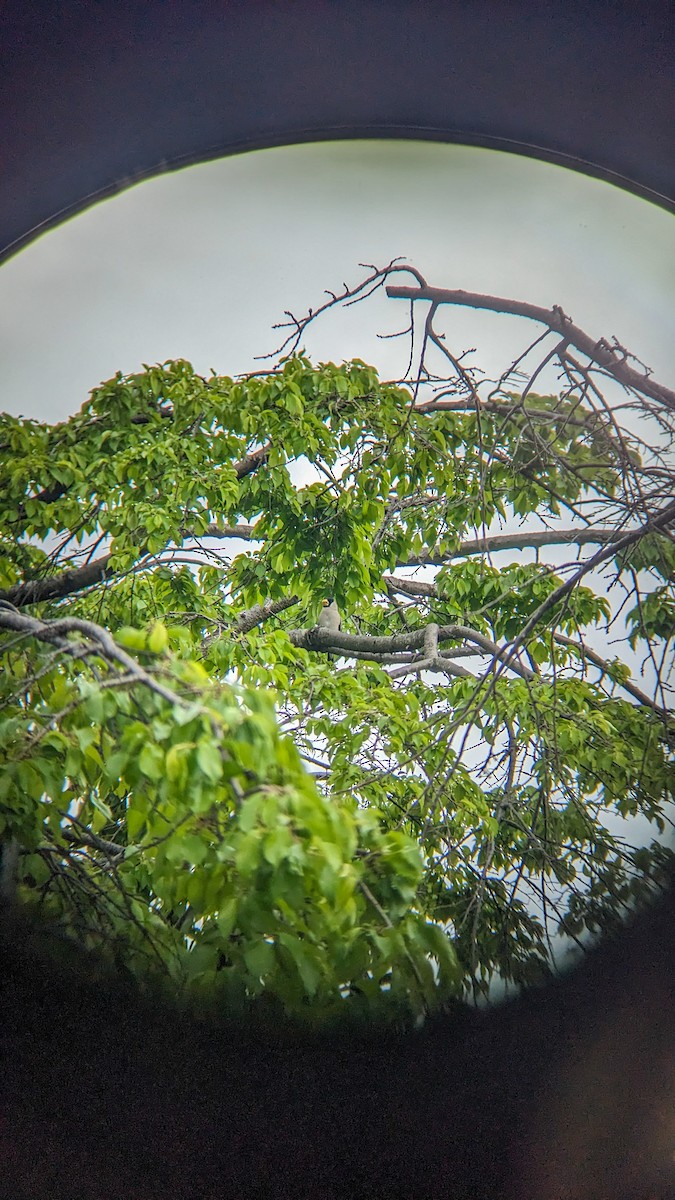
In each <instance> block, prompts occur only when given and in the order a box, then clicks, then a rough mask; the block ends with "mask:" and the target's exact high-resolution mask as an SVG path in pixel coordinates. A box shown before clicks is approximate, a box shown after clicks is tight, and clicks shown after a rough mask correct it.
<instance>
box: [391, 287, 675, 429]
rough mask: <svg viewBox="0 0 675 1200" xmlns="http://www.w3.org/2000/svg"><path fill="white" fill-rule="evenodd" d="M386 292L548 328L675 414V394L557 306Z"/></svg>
mask: <svg viewBox="0 0 675 1200" xmlns="http://www.w3.org/2000/svg"><path fill="white" fill-rule="evenodd" d="M386 292H387V295H388V296H389V297H390V298H391V299H397V300H427V301H429V302H430V303H431V304H432V305H434V306H437V305H439V304H457V305H460V306H461V307H463V308H479V309H486V310H488V311H490V312H500V313H509V314H511V315H512V316H515V317H525V318H526V319H527V320H530V321H538V322H539V324H540V325H546V326H548V328H549V329H550V330H551V332H552V333H557V334H561V335H562V337H563V338H564V341H565V343H567V344H570V345H572V346H575V347H576V349H577V350H579V351H581V353H582V354H585V355H586V356H587V357H588V358H589V359H590V360H591V362H593V363H596V364H597V365H598V366H599V367H602V368H603V369H604V370H605V371H607V372H608V374H610V375H612V376H613V377H614V379H616V380H617V382H618V383H621V384H623V386H624V387H628V388H632V389H633V390H634V391H637V392H642V393H643V394H644V395H646V396H650V397H651V399H652V400H657V401H658V402H659V403H660V404H663V405H665V407H666V408H669V409H670V410H671V411H673V412H675V392H672V391H671V390H670V388H667V387H664V385H663V384H660V383H657V382H656V381H655V380H652V379H651V378H650V377H649V375H647V374H646V373H645V374H643V373H641V372H639V371H635V370H633V368H632V367H629V366H628V363H627V361H626V354H625V352H624V353H622V350H623V348H622V347H619V346H618V345H614V346H612V345H610V343H609V342H608V341H607V340H606V339H605V338H600V339H599V340H598V341H593V338H591V337H589V335H588V334H587V333H584V331H583V329H580V328H579V326H578V325H575V324H574V323H573V321H572V320H571V319H570V317H568V316H566V315H565V313H564V312H563V311H562V309H561V308H560V307H559V306H558V305H554V306H553V308H550V309H549V308H541V307H539V305H537V304H528V303H526V302H525V301H522V300H508V299H505V298H504V297H501V296H484V295H482V294H481V293H479V292H465V291H463V290H462V289H455V290H447V289H445V288H433V287H428V286H427V285H426V284H424V285H420V287H400V286H395V285H392V284H390V285H388V286H387V287H386Z"/></svg>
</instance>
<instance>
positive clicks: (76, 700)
mask: <svg viewBox="0 0 675 1200" xmlns="http://www.w3.org/2000/svg"><path fill="white" fill-rule="evenodd" d="M434 395H435V398H433V397H432V400H428V399H427V400H426V402H425V403H424V404H422V403H420V399H419V395H417V394H416V391H415V390H414V389H412V388H411V387H410V386H408V385H406V384H405V383H382V382H380V380H379V379H378V376H377V373H376V371H375V370H374V369H373V368H372V367H369V366H367V365H366V364H364V363H362V362H360V361H353V362H349V363H346V364H343V365H342V366H336V365H334V364H332V363H323V364H319V365H314V364H313V363H312V362H311V361H310V360H309V359H308V358H307V357H305V356H304V354H302V353H299V354H292V355H291V356H290V357H288V358H286V359H285V360H283V361H282V362H281V363H280V364H279V365H278V366H277V367H274V368H272V369H270V370H269V371H268V372H265V373H259V374H257V375H252V376H249V377H246V378H243V379H238V380H232V379H230V378H227V377H224V376H216V375H213V376H212V377H210V378H202V377H200V376H199V375H198V374H197V373H196V372H195V371H194V370H193V368H192V367H191V366H190V364H189V363H187V362H185V361H183V360H176V361H173V362H166V363H164V364H160V365H155V366H152V367H145V368H144V370H143V371H142V372H139V373H138V374H135V375H132V376H122V375H120V374H118V375H117V376H116V377H115V378H114V379H112V380H110V381H108V382H107V383H104V384H102V385H101V386H100V387H98V388H96V389H94V391H93V392H92V394H91V397H90V399H89V401H88V402H87V403H86V404H85V405H84V406H83V407H82V409H81V410H80V412H79V413H77V414H76V415H74V416H73V417H72V418H71V419H70V420H68V421H66V422H64V423H62V424H59V425H54V426H50V425H48V424H43V423H39V422H36V421H31V420H24V419H21V418H16V417H12V416H9V415H5V416H3V418H2V423H1V425H0V443H1V445H2V457H3V467H2V471H3V480H4V486H3V489H2V500H1V504H2V522H1V527H2V528H3V529H4V530H5V531H6V532H5V534H4V535H3V538H2V543H1V545H0V585H1V586H2V587H3V588H4V591H3V593H2V599H1V600H0V625H2V626H3V627H4V630H5V634H4V641H3V643H2V655H3V674H2V677H1V682H0V696H1V700H2V720H1V722H0V754H1V755H2V762H3V769H2V775H1V777H0V837H2V838H4V839H7V838H13V839H15V840H16V841H17V842H18V844H19V847H20V850H21V856H20V887H21V893H22V895H23V897H24V898H25V899H27V900H30V901H31V902H32V903H35V904H39V905H40V906H41V907H42V908H43V909H44V910H45V911H47V912H49V913H51V914H53V915H54V917H55V918H56V919H58V920H59V921H60V922H61V923H62V924H63V925H64V926H65V927H66V928H67V929H69V930H71V931H73V932H75V933H77V935H78V936H79V937H80V938H81V939H82V940H83V941H85V942H86V943H88V944H96V945H99V944H101V945H104V946H105V947H107V948H108V949H109V951H110V952H111V953H112V954H114V956H115V957H116V959H117V961H118V962H119V963H120V964H123V966H124V968H125V969H128V970H131V971H132V972H134V973H142V972H143V971H146V970H147V969H148V968H149V966H153V965H154V967H155V968H157V969H159V970H161V971H162V972H163V973H165V974H167V975H168V976H169V978H170V979H171V980H172V981H173V984H174V985H176V984H177V985H179V986H180V987H182V988H185V989H187V991H188V992H189V993H190V994H199V995H203V996H207V997H208V998H209V1000H210V1002H211V1001H215V1002H216V1003H221V1002H223V1003H225V1002H226V1003H227V1004H228V1005H229V1006H235V1007H236V1006H242V1005H248V1004H251V1003H253V1002H254V1001H255V1002H257V1003H258V1004H261V1003H263V1004H267V1005H270V1006H271V1007H272V1009H274V1008H275V1006H281V1007H282V1008H283V1009H284V1010H285V1011H286V1012H292V1013H295V1014H302V1013H305V1014H307V1015H309V1016H311V1018H312V1019H315V1020H321V1019H329V1018H333V1017H334V1016H335V1015H336V1014H338V1013H342V1012H345V1011H350V1012H351V1011H355V1012H359V1013H362V1014H368V1013H369V1012H371V1011H375V1010H377V1011H378V1012H381V1011H384V1010H385V1009H386V1008H387V1007H389V1008H390V1009H391V1010H392V1011H395V1012H397V1013H404V1014H410V1013H412V1014H414V1015H418V1014H423V1013H424V1012H426V1011H429V1010H430V1009H433V1008H434V1007H435V1006H437V1005H439V1004H442V1003H444V1002H445V1001H446V999H447V998H448V997H450V996H452V995H454V994H457V993H458V992H460V991H461V989H462V987H463V986H465V985H467V984H469V983H471V982H473V985H474V987H477V988H479V989H485V988H486V987H487V982H488V980H489V978H490V977H491V975H492V974H493V973H494V972H495V971H497V972H499V973H500V974H501V975H502V976H503V977H504V978H505V979H507V980H515V981H517V982H527V981H529V980H534V979H537V978H539V977H541V975H542V974H543V973H545V972H546V971H547V970H549V968H550V938H551V934H552V933H554V932H556V931H557V932H559V933H562V934H564V935H566V936H568V937H572V938H577V937H578V935H579V934H580V933H582V932H583V931H584V929H586V930H591V931H595V930H597V929H600V928H607V927H608V926H611V925H612V924H613V923H615V922H616V921H618V920H619V919H620V917H621V914H622V912H623V911H624V910H625V909H626V908H627V907H631V906H632V905H633V904H634V903H635V902H637V901H638V900H639V899H640V898H642V897H643V895H644V894H646V893H647V892H648V891H650V890H652V889H653V888H654V887H655V886H657V885H658V884H659V882H660V881H661V880H662V879H663V878H664V877H665V874H666V873H667V871H668V870H669V866H670V863H671V861H672V859H671V855H670V852H669V851H668V849H667V847H666V846H665V844H664V843H663V842H661V841H659V840H656V841H654V842H653V843H652V845H651V846H648V847H644V846H642V847H640V848H638V849H636V848H633V847H631V846H630V845H629V844H628V843H627V842H626V840H625V839H624V838H623V837H622V835H621V834H620V832H617V825H616V820H615V817H616V815H617V814H618V815H619V816H620V817H630V816H635V815H637V814H641V815H642V816H643V817H646V818H647V819H648V820H649V821H650V822H652V823H654V825H655V826H656V827H657V829H658V830H659V832H660V833H661V834H662V833H663V832H664V830H665V829H666V825H667V821H668V819H669V808H668V805H669V801H670V798H672V788H673V777H672V759H671V756H670V745H671V743H672V737H673V727H672V724H671V723H669V719H668V716H667V712H666V711H665V710H666V708H667V705H666V704H665V703H664V702H663V696H664V690H663V689H664V686H665V685H664V682H663V678H662V677H659V678H657V679H656V681H655V685H654V691H653V695H652V696H651V697H650V696H649V695H647V694H646V693H645V692H644V691H643V690H642V689H641V688H640V687H638V684H637V683H636V682H635V679H634V670H635V668H634V667H633V666H632V665H631V664H629V662H628V661H626V660H624V659H622V658H621V657H619V658H614V659H612V660H607V659H605V658H603V657H602V656H601V655H600V654H599V652H598V651H597V650H596V649H594V648H593V646H594V639H595V638H596V636H597V631H598V630H600V631H602V629H603V628H604V627H605V626H606V625H607V623H608V622H615V623H616V621H617V619H618V618H617V615H616V612H615V611H614V608H613V606H612V605H611V604H610V600H609V599H608V592H607V582H606V581H605V582H603V579H602V576H601V570H602V569H604V570H607V569H611V571H612V579H613V580H614V581H622V584H623V587H624V590H625V592H626V593H627V594H628V595H629V596H632V597H633V600H634V601H635V603H634V605H633V607H632V611H630V612H628V615H627V616H626V614H624V620H625V622H626V624H625V627H624V632H623V638H624V645H627V644H628V642H629V643H630V645H631V646H632V647H633V649H635V648H636V647H639V646H643V647H646V648H647V653H648V654H649V655H650V656H651V659H652V661H653V662H655V661H656V658H657V655H659V654H662V652H663V643H664V642H665V641H667V639H668V638H669V637H670V636H672V631H673V611H674V604H675V602H674V600H673V591H672V568H673V554H672V541H671V540H670V535H669V533H668V523H667V521H664V520H661V518H660V517H659V512H658V511H657V510H656V508H654V509H653V511H648V512H647V513H646V515H645V513H644V512H643V513H642V518H643V520H642V525H637V526H636V525H635V520H634V521H633V524H632V525H630V526H626V523H625V518H626V512H627V504H628V501H627V497H629V496H630V490H631V482H632V481H634V479H635V478H637V477H638V476H639V473H640V472H641V471H643V470H644V466H643V460H642V458H641V456H640V454H638V452H637V450H636V448H635V446H634V445H633V444H632V442H631V439H630V437H629V435H627V434H626V433H625V431H624V432H623V433H622V434H621V435H620V436H619V434H618V433H617V431H616V428H615V426H616V422H615V421H614V419H610V418H609V417H607V416H606V414H605V415H603V416H601V417H599V416H598V413H597V412H596V411H594V410H593V409H592V408H591V407H590V405H589V402H588V389H587V388H586V389H585V388H584V387H583V386H582V385H577V387H576V389H573V388H571V387H570V388H568V389H567V391H566V392H564V393H561V394H560V395H535V394H532V393H530V394H529V395H528V396H527V400H526V401H524V400H522V399H521V396H520V395H519V394H518V393H517V392H513V391H508V392H507V391H502V392H501V393H500V394H499V395H498V396H497V398H496V399H495V398H494V397H492V398H491V399H490V402H489V403H486V404H485V405H482V406H481V404H479V403H477V402H475V400H473V399H472V400H471V402H470V403H469V402H467V403H464V404H463V405H460V404H458V403H457V402H456V401H453V403H451V404H450V406H449V407H448V406H447V405H446V406H444V404H443V400H442V398H440V399H439V398H438V395H437V392H436V393H434ZM455 395H461V389H458V390H456V392H455ZM584 505H586V506H587V511H589V512H591V513H592V517H593V522H594V523H595V525H596V526H597V527H599V526H602V529H603V534H602V536H600V535H599V534H597V535H596V536H597V541H598V542H599V544H600V546H601V547H602V549H601V550H600V551H596V554H595V558H596V559H597V569H596V570H595V571H593V570H591V569H590V568H589V565H588V560H587V559H586V560H584V559H582V558H581V554H582V547H583V546H584V545H585V544H587V543H588V542H590V541H591V540H592V537H591V536H589V525H588V523H584V522H579V521H577V523H576V528H575V529H574V530H572V531H570V530H568V529H565V530H563V528H562V526H561V525H560V520H561V518H563V517H565V516H568V515H569V514H570V513H571V514H573V515H574V514H578V513H579V511H580V507H583V506H584ZM634 511H635V510H634V508H633V510H631V512H630V513H629V514H628V515H629V516H630V515H633V514H634ZM521 518H524V519H525V523H524V524H521V526H520V529H519V531H518V534H517V536H516V539H515V542H514V543H513V545H514V549H515V555H514V556H512V560H511V561H510V562H507V563H502V564H501V565H499V566H497V565H495V563H494V561H493V560H492V557H491V547H490V546H489V545H488V544H487V542H486V541H485V539H486V536H488V535H489V536H492V533H493V530H494V529H495V528H499V527H500V526H504V525H506V527H507V528H509V529H513V528H514V521H515V522H517V520H518V519H521ZM635 529H637V533H636V534H635V536H632V533H631V531H632V530H635ZM556 530H559V531H560V534H561V536H560V538H559V539H558V540H559V541H561V542H563V543H566V544H567V545H568V547H574V549H573V552H572V553H571V557H572V558H573V562H572V565H571V567H567V566H566V567H563V568H557V569H554V568H553V566H552V565H550V564H549V565H547V564H545V563H544V562H542V561H539V556H538V552H537V557H536V558H535V559H534V560H531V559H530V560H528V557H527V554H526V553H525V552H526V550H527V547H528V545H530V546H533V547H535V548H536V547H538V545H539V542H537V536H540V540H541V534H542V532H543V533H544V534H545V535H546V536H547V537H548V543H550V542H553V541H555V540H556V539H555V536H552V534H553V535H554V534H555V531H556ZM590 533H591V534H592V527H591V529H590ZM563 534H564V536H563ZM535 535H536V536H535ZM631 537H632V540H631ZM481 539H483V542H482V543H481ZM512 540H513V539H512ZM497 541H498V539H497ZM223 542H224V543H225V549H223V547H222V543H223ZM238 542H239V543H241V542H243V543H244V547H245V548H244V549H243V550H242V551H240V552H235V553H234V556H232V554H233V551H232V547H233V546H234V547H235V550H236V549H237V543H238ZM614 542H615V543H616V550H615V549H614ZM548 543H547V542H546V541H544V542H543V544H548ZM496 548H498V546H496ZM574 555H576V557H574ZM420 565H422V566H426V568H427V570H426V578H425V579H424V580H422V581H420V580H419V579H416V578H415V577H414V571H415V570H416V569H419V568H420ZM591 566H593V564H591ZM403 568H409V570H407V571H405V572H403ZM431 568H434V569H433V570H431ZM393 571H396V572H397V574H396V575H395V576H393V575H391V574H389V572H393ZM402 572H403V573H402ZM645 574H647V575H648V578H649V579H653V580H654V582H652V583H651V584H649V585H648V586H647V587H645V585H644V584H641V583H640V581H639V580H640V578H641V577H644V576H645ZM582 579H583V580H584V582H582ZM325 595H331V596H335V597H336V599H337V602H338V605H339V607H340V609H341V612H342V615H343V625H342V632H341V633H340V634H335V635H333V634H330V633H328V634H327V633H321V634H318V633H317V632H316V631H315V630H314V629H313V626H314V625H315V621H316V617H317V614H318V611H319V605H320V599H321V597H322V596H325ZM587 639H589V640H587ZM657 643H658V644H659V645H660V646H661V649H659V650H657V649H656V645H657ZM327 646H330V647H331V648H332V649H333V653H334V654H340V653H341V654H342V655H343V658H342V659H341V660H340V663H339V665H338V666H337V667H336V666H335V664H334V663H333V662H330V661H328V662H327V661H326V656H325V650H326V647H327ZM661 661H663V660H661ZM310 772H311V773H310ZM613 820H614V832H613V831H612V821H613ZM533 898H535V899H536V904H535V903H534V902H533Z"/></svg>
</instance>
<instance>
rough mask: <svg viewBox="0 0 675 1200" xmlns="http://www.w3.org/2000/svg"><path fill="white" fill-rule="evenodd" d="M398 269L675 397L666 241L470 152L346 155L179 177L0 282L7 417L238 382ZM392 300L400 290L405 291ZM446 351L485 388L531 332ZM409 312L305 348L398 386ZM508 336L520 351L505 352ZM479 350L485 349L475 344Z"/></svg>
mask: <svg viewBox="0 0 675 1200" xmlns="http://www.w3.org/2000/svg"><path fill="white" fill-rule="evenodd" d="M398 255H403V256H404V257H406V258H407V259H408V260H409V261H410V262H412V263H414V264H415V265H416V266H417V267H418V268H419V269H420V270H421V271H422V272H423V273H424V274H425V275H426V277H427V279H428V282H429V283H430V284H433V285H435V286H438V287H450V288H452V287H460V288H464V289H466V290H467V291H483V292H492V293H496V294H497V295H504V296H509V297H512V298H515V299H521V300H528V301H531V302H533V303H538V304H542V305H545V306H547V307H550V306H551V305H552V304H560V305H562V307H563V309H564V310H565V311H566V312H567V313H568V314H569V315H570V316H571V317H572V318H573V319H574V320H575V321H576V323H577V324H579V325H581V326H582V327H583V328H585V329H586V331H587V332H588V333H589V334H591V335H593V336H595V337H600V336H607V337H609V336H611V335H612V334H615V335H616V336H617V337H618V338H619V340H620V341H621V342H622V343H623V344H624V345H627V346H628V347H629V349H631V350H632V351H633V352H634V353H636V354H638V355H639V356H640V357H641V358H642V359H643V360H644V361H646V362H647V363H648V364H649V365H650V366H651V367H652V368H653V370H654V374H655V377H656V378H657V379H660V380H662V381H663V382H664V383H669V384H670V386H672V385H673V379H674V378H675V330H674V328H673V317H672V313H673V309H674V305H673V300H674V299H675V221H674V220H673V218H672V216H671V215H670V214H668V213H666V212H665V211H663V210H661V209H659V208H657V207H655V206H653V205H651V204H650V203H648V202H647V201H645V200H642V199H638V198H636V197H635V196H632V195H629V194H628V193H626V192H622V191H621V190H619V189H617V188H615V187H613V186H612V185H610V184H608V183H603V182H600V181H597V180H592V179H588V178H586V177H585V176H582V175H579V174H577V173H575V172H572V171H568V170H567V169H565V168H563V167H557V166H551V165H549V164H547V163H541V162H536V161H532V160H529V159H526V158H523V157H520V156H516V155H510V154H506V153H502V152H499V151H494V150H482V149H477V148H473V147H462V146H448V145H442V144H434V143H429V142H409V141H353V142H328V143H316V144H307V145H301V146H293V147H285V148H277V149H271V150H262V151H256V152H253V153H249V154H243V155H239V156H235V157H232V158H226V159H221V160H220V161H217V162H212V163H206V164H203V165H201V166H196V167H189V168H186V169H184V170H182V171H180V172H177V173H174V174H167V175H163V176H160V177H158V178H157V179H153V180H149V181H147V182H145V183H141V184H137V185H136V186H134V187H133V188H131V189H130V190H128V191H127V192H123V193H121V194H120V195H118V196H115V197H113V198H112V199H108V200H105V201H103V202H102V203H100V204H98V205H96V206H95V207H94V208H92V209H90V210H88V211H87V212H85V213H83V214H81V215H80V216H77V217H75V218H73V219H72V220H70V221H69V222H67V223H66V224H64V225H62V226H60V227H59V228H57V229H54V230H52V231H50V232H48V233H46V234H45V235H43V236H42V237H41V238H39V239H38V240H37V241H36V242H34V243H33V244H32V245H30V246H28V247H27V248H26V249H25V250H23V251H22V252H21V253H20V254H19V255H17V256H16V257H15V258H13V259H10V261H9V262H7V263H6V264H5V265H4V266H3V267H2V268H0V361H1V362H2V382H3V397H2V401H1V403H2V407H3V408H5V409H6V410H9V411H11V412H14V413H23V414H25V415H27V416H40V417H42V418H47V419H49V420H59V419H63V418H64V417H65V416H66V415H67V414H69V413H71V412H74V411H75V410H77V409H78V408H79V407H80V405H81V404H82V402H83V400H84V399H85V398H86V396H87V394H88V392H89V390H90V388H92V387H93V386H95V385H96V384H97V383H99V382H100V381H101V380H102V379H107V378H109V377H110V376H111V375H113V374H114V372H115V371H116V370H118V369H121V370H122V371H125V372H127V371H135V370H138V369H140V366H141V363H143V362H147V363H151V362H156V361H162V360H164V359H166V358H178V357H182V358H187V359H189V360H190V361H192V362H193V364H194V365H195V367H196V368H197V369H198V370H200V371H204V372H206V371H208V370H209V368H211V367H213V368H215V369H216V370H217V371H218V372H219V373H224V374H230V375H234V374H237V373H240V372H244V371H247V370H251V369H256V368H259V367H260V365H261V364H256V363H255V362H254V356H255V355H257V354H263V353H266V352H268V351H271V350H273V349H274V347H275V345H276V335H275V334H273V333H272V331H271V326H272V325H273V323H274V322H275V321H278V320H280V319H282V314H283V312H284V310H285V309H290V310H292V311H293V312H294V313H296V314H302V313H304V312H305V311H306V309H307V308H308V307H309V306H312V307H317V305H318V304H319V303H320V302H321V300H322V297H323V291H324V289H325V288H330V289H332V290H334V291H337V290H339V288H340V285H341V283H342V281H343V280H345V281H347V282H349V283H350V284H351V283H355V282H356V281H357V280H358V279H359V278H360V277H361V275H362V274H363V272H361V270H360V268H359V267H358V263H359V262H369V263H375V264H377V265H378V266H380V265H382V266H383V265H385V264H386V263H387V262H388V261H389V260H390V259H391V258H394V257H396V256H398ZM401 282H405V280H401ZM447 311H448V312H449V314H450V315H451V320H452V330H453V348H455V349H457V350H460V351H461V350H462V349H464V348H466V347H467V346H473V345H476V344H478V346H479V353H478V354H477V355H476V359H475V361H477V362H479V363H480V365H481V366H483V368H484V369H486V370H487V371H488V373H493V372H494V371H495V370H496V369H498V368H501V367H503V366H504V365H506V360H507V359H509V360H510V359H511V358H512V357H513V351H514V346H515V345H516V344H520V341H521V339H522V338H523V337H528V336H529V335H530V334H531V335H532V336H534V335H535V334H536V332H537V331H538V327H537V326H536V325H534V324H532V323H531V322H520V321H518V320H517V319H516V318H505V317H499V316H495V315H493V314H481V315H476V314H470V313H466V312H464V311H463V310H458V309H452V310H447ZM406 316H407V305H405V304H404V303H402V302H401V301H387V300H386V299H385V298H382V299H381V300H379V301H377V302H373V301H370V302H369V303H368V304H367V305H358V306H356V307H354V308H352V309H350V310H347V312H346V313H345V314H344V315H343V316H341V317H340V318H339V319H338V320H336V321H335V322H334V323H332V324H329V323H326V324H325V325H324V326H322V327H320V328H317V332H316V334H315V335H312V337H311V338H308V340H307V345H306V348H307V350H308V352H309V353H310V354H311V355H312V357H315V358H324V359H332V360H334V361H341V360H342V359H345V358H349V357H352V356H354V357H359V358H363V359H365V360H366V361H367V362H374V363H375V365H377V366H379V367H380V370H381V373H382V374H383V375H385V376H387V375H389V376H395V375H397V374H399V373H401V372H402V370H403V366H404V357H405V351H404V347H403V345H402V344H401V343H391V342H381V341H378V340H377V339H376V338H375V333H376V332H381V333H382V332H387V331H391V330H394V329H397V328H400V327H401V326H402V325H403V324H404V323H405V320H406ZM514 335H515V336H514ZM478 339H480V340H478Z"/></svg>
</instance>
